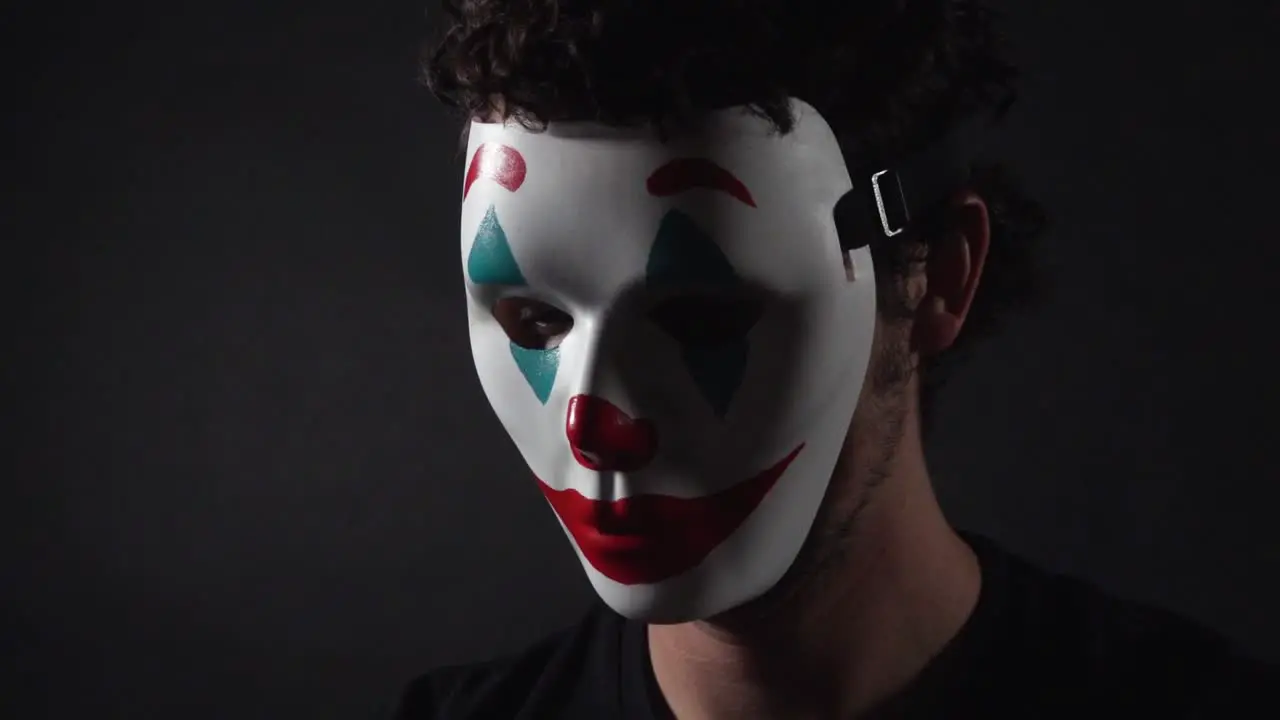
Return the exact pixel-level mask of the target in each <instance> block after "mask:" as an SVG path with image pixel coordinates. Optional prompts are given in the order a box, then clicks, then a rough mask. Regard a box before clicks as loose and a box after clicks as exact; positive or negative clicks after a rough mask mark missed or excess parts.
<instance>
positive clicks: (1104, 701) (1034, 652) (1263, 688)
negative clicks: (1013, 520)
mask: <svg viewBox="0 0 1280 720" xmlns="http://www.w3.org/2000/svg"><path fill="white" fill-rule="evenodd" d="M1012 563H1013V572H1012V573H1011V580H1012V582H1011V583H1010V585H1011V588H1010V589H1011V592H1012V593H1013V595H1015V596H1016V598H1017V599H1016V601H1015V602H1013V603H1010V604H1009V606H1007V607H1008V609H1009V611H1010V616H1011V617H1009V618H1008V619H1009V620H1012V622H1013V625H1012V627H1013V628H1014V629H1015V630H1014V632H1015V635H1016V637H1017V640H1016V641H1015V642H1016V643H1017V645H1018V649H1019V653H1017V655H1018V656H1020V657H1021V658H1022V660H1021V661H1020V664H1021V668H1022V672H1025V673H1027V674H1028V675H1029V676H1031V677H1028V678H1027V680H1028V681H1029V682H1028V684H1027V687H1032V688H1035V687H1044V686H1045V684H1046V683H1047V684H1049V685H1051V686H1053V687H1055V688H1062V689H1065V688H1073V689H1074V690H1073V694H1074V695H1076V697H1078V698H1080V699H1081V700H1084V701H1086V702H1087V704H1089V705H1091V706H1092V707H1095V708H1099V709H1101V708H1102V707H1108V708H1112V709H1115V710H1122V709H1125V708H1128V709H1131V710H1133V711H1135V712H1137V711H1141V712H1143V713H1149V712H1158V713H1160V714H1161V715H1162V716H1164V717H1172V718H1202V717H1204V718H1210V717H1228V716H1230V717H1235V716H1236V713H1237V712H1238V713H1242V714H1244V715H1253V714H1254V712H1255V708H1257V709H1258V710H1260V709H1261V707H1260V706H1259V703H1270V704H1269V705H1267V708H1268V710H1271V709H1273V708H1274V709H1276V710H1280V708H1278V707H1277V706H1276V704H1275V703H1276V701H1275V700H1273V699H1271V697H1270V696H1271V694H1272V688H1273V687H1275V686H1276V684H1277V683H1278V682H1280V670H1278V669H1277V668H1276V667H1274V666H1271V665H1268V664H1266V663H1264V662H1262V661H1260V660H1257V659H1254V658H1251V657H1249V656H1248V655H1247V654H1245V653H1243V652H1241V651H1240V649H1239V648H1238V647H1236V646H1235V645H1234V644H1233V643H1231V642H1230V641H1229V640H1227V639H1226V638H1225V637H1224V636H1223V635H1221V634H1219V633H1218V632H1216V631H1214V630H1212V629H1210V628H1209V627H1207V626H1205V625H1203V624H1201V623H1198V622H1195V621H1193V620H1191V619H1189V618H1187V617H1184V616H1182V615H1179V614H1177V613H1174V612H1171V611H1169V610H1165V609H1162V608H1159V607H1155V606H1153V605H1149V604H1146V603H1141V602H1135V601H1131V600H1127V599H1122V598H1120V597H1117V596H1115V595H1112V594H1110V593H1108V592H1106V591H1104V590H1102V589H1100V588H1098V587H1097V586H1095V585H1093V584H1091V583H1088V582H1085V581H1082V580H1078V579H1074V578H1070V577H1067V576H1063V575H1057V574H1052V573H1048V572H1044V571H1040V570H1036V569H1033V568H1031V567H1030V566H1029V565H1026V564H1025V563H1022V561H1020V560H1017V559H1014V560H1012Z"/></svg>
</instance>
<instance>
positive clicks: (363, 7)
mask: <svg viewBox="0 0 1280 720" xmlns="http://www.w3.org/2000/svg"><path fill="white" fill-rule="evenodd" d="M1006 4H1007V5H1009V6H1010V12H1011V15H1010V21H1011V23H1012V27H1013V28H1014V30H1015V31H1016V35H1017V36H1018V37H1019V38H1020V43H1021V46H1022V48H1023V53H1022V55H1023V58H1024V61H1025V66H1026V69H1027V72H1028V78H1027V82H1026V85H1025V93H1024V101H1023V103H1022V104H1021V106H1020V107H1019V108H1018V111H1017V112H1016V114H1015V115H1014V117H1013V118H1012V119H1011V121H1010V125H1009V132H1008V136H1007V138H1005V140H1004V141H1003V142H1002V144H1001V148H1002V149H1003V150H1004V151H1005V152H1006V154H1007V156H1008V157H1009V158H1011V159H1012V160H1013V164H1014V165H1015V167H1017V168H1018V169H1019V170H1020V171H1021V172H1022V174H1023V175H1024V177H1025V178H1026V181H1027V183H1028V185H1029V187H1030V188H1031V189H1032V190H1033V191H1034V192H1036V193H1037V194H1038V195H1040V196H1041V197H1042V198H1043V199H1044V200H1045V201H1046V203H1047V204H1049V205H1050V207H1051V208H1052V209H1053V210H1054V212H1055V215H1056V228H1055V230H1054V232H1053V234H1052V235H1051V236H1050V237H1049V238H1048V240H1047V243H1046V248H1045V249H1046V260H1047V262H1048V263H1049V265H1050V266H1051V267H1052V269H1053V271H1054V273H1055V274H1056V276H1057V279H1058V284H1059V288H1058V291H1057V294H1056V296H1055V297H1054V298H1053V300H1052V301H1051V302H1050V303H1049V304H1048V305H1047V306H1046V307H1044V308H1043V309H1042V310H1040V311H1038V312H1037V313H1035V314H1034V315H1031V316H1028V317H1027V318H1026V319H1025V320H1024V321H1022V322H1020V323H1019V324H1017V325H1015V326H1013V327H1012V328H1011V329H1010V332H1009V333H1008V334H1007V335H1006V336H1005V337H1003V338H1002V339H1000V340H999V341H997V342H993V343H991V344H989V345H987V346H985V347H984V349H983V350H981V351H980V352H979V353H977V355H976V356H975V357H974V358H973V360H972V362H971V364H970V365H969V367H968V369H967V370H966V371H964V372H962V373H961V374H960V375H958V376H957V377H956V379H955V380H954V382H953V385H952V387H951V388H950V390H949V391H948V392H947V393H945V394H944V396H943V397H942V407H941V409H940V410H941V417H940V421H941V424H940V429H939V434H938V436H937V437H936V439H935V441H934V442H933V443H932V447H931V448H930V454H931V458H932V463H933V467H934V469H935V472H936V475H937V483H938V485H939V488H940V491H941V494H942V496H943V499H944V502H945V506H946V508H947V510H948V511H949V513H950V515H951V516H952V518H953V519H954V520H955V521H956V522H957V523H958V524H959V525H962V526H965V527H968V528H972V529H976V530H978V531H981V532H984V533H987V534H989V535H992V536H994V537H996V538H998V539H1000V540H1002V541H1004V542H1005V543H1006V544H1007V545H1008V546H1010V547H1011V548H1013V549H1015V550H1017V551H1019V552H1021V553H1024V554H1026V555H1027V556H1030V557H1031V558H1033V559H1035V560H1037V561H1039V562H1041V563H1043V564H1045V565H1047V566H1050V567H1053V568H1058V569H1062V570H1065V571H1069V572H1072V573H1076V574H1079V575H1083V576H1086V577H1089V578H1092V579H1094V580H1096V581H1098V582H1099V583H1101V584H1102V585H1104V586H1106V587H1107V588H1109V589H1111V590H1113V591H1115V592H1117V593H1120V594H1122V595H1126V596H1129V597H1134V598H1140V599H1144V600H1151V601H1155V602H1159V603H1161V604H1164V605H1167V606H1170V607H1172V608H1175V609H1177V610H1179V611H1181V612H1184V613H1186V614H1189V615H1191V616H1193V617H1195V618H1198V619H1200V620H1202V621H1204V622H1206V623H1208V624H1210V625H1212V626H1214V627H1216V628H1219V629H1220V630H1222V631H1223V632H1225V633H1226V634H1228V635H1229V636H1231V637H1232V638H1233V639H1235V640H1236V641H1237V642H1239V643H1241V644H1242V645H1243V646H1244V647H1245V648H1247V649H1248V650H1250V651H1251V652H1253V653H1255V654H1258V655H1261V656H1264V657H1269V658H1280V620H1278V619H1277V615H1276V612H1275V610H1276V608H1278V607H1280V587H1278V586H1277V583H1276V582H1275V579H1276V573H1277V571H1280V531H1277V529H1276V527H1275V519H1274V518H1275V515H1274V509H1273V508H1274V506H1275V504H1276V502H1277V500H1280V493H1278V491H1277V484H1276V470H1277V465H1278V463H1277V460H1276V455H1275V452H1274V447H1275V440H1276V439H1275V429H1276V426H1277V424H1276V421H1275V406H1276V403H1277V401H1280V387H1278V381H1277V373H1276V371H1275V368H1274V364H1275V357H1276V356H1275V353H1274V351H1273V347H1274V345H1273V342H1274V331H1275V327H1276V325H1277V322H1276V302H1275V292H1276V289H1275V285H1274V282H1273V279H1274V278H1275V276H1276V265H1277V262H1280V252H1278V251H1277V242H1276V240H1277V238H1276V222H1275V217H1276V215H1275V210H1274V202H1275V198H1274V196H1275V190H1276V182H1275V179H1274V178H1275V171H1274V168H1275V164H1276V163H1277V162H1280V154H1278V153H1277V139H1276V132H1275V128H1276V127H1277V126H1278V125H1280V117H1278V116H1277V112H1276V110H1275V109H1274V102H1273V101H1274V90H1267V89H1266V88H1267V87H1269V86H1270V84H1271V82H1272V81H1273V80H1274V77H1275V75H1274V72H1273V68H1274V67H1275V65H1276V59H1277V58H1276V54H1277V51H1276V50H1275V44H1274V42H1273V40H1274V38H1275V37H1277V29H1280V23H1278V22H1277V10H1276V5H1275V4H1274V3H1272V2H1239V1H1236V2H1230V3H1227V2H1210V0H1198V1H1196V2H1190V1H1184V2H1166V3H1162V4H1158V5H1157V4H1152V3H1146V2H1137V1H1135V2H1128V3H1121V2H1116V3H1107V4H1105V9H1102V8H1103V7H1104V6H1103V5H1100V4H1098V3H1078V2H1068V1H1066V0H1059V1H1054V2H1045V1H1043V0H1040V1H1037V2H1034V3H1033V2H1021V3H1006ZM1147 5H1153V6H1155V7H1157V8H1158V12H1155V13H1151V14H1145V15H1144V14H1140V13H1139V12H1137V10H1138V9H1140V8H1144V7H1146V6H1147ZM36 7H37V6H36V5H34V4H30V3H28V4H16V5H13V6H11V7H10V9H8V10H6V11H5V13H6V14H7V19H6V22H5V25H6V27H7V28H8V30H10V31H11V32H14V34H15V40H14V41H13V42H12V43H11V44H10V45H9V49H10V51H9V54H10V55H11V58H10V60H9V62H8V69H9V70H10V71H11V72H13V73H14V74H15V79H14V80H12V81H11V82H10V83H9V89H8V92H7V93H6V94H7V95H8V96H9V98H10V99H11V100H12V101H14V102H13V104H12V107H13V108H14V110H11V111H9V113H8V115H7V117H8V119H7V121H6V122H7V124H8V128H7V135H8V137H9V138H10V139H11V140H12V141H13V143H14V145H13V147H12V148H10V152H12V153H14V154H12V155H11V160H12V162H6V163H5V165H6V167H7V169H8V172H6V175H10V177H9V178H8V179H7V180H6V185H5V199H6V203H7V204H11V207H10V208H9V209H8V210H6V211H5V213H4V214H3V222H4V229H3V232H4V235H3V238H4V240H5V241H6V242H5V251H4V256H3V257H4V258H5V259H4V260H0V263H3V265H4V266H5V269H6V270H9V271H11V272H13V274H14V276H15V280H14V281H11V282H9V283H7V286H8V289H10V290H13V289H15V288H16V289H17V290H18V295H17V297H16V299H15V300H12V301H9V302H7V303H6V305H7V307H6V311H7V312H6V314H12V319H11V320H10V321H9V322H8V323H7V326H8V327H9V329H10V332H9V333H7V335H8V338H9V340H10V341H11V344H12V348H13V349H12V350H11V351H10V352H8V353H6V355H5V362H4V378H5V382H6V385H5V393H6V400H5V404H6V405H7V406H10V407H16V408H17V410H18V411H19V412H18V414H17V419H16V422H13V423H12V424H11V425H10V426H9V428H8V432H7V433H6V435H7V437H8V438H9V441H10V442H14V443H15V445H16V447H17V449H18V452H17V453H16V454H15V453H10V454H9V457H11V458H14V459H16V464H15V469H14V470H13V471H12V472H8V473H7V477H6V480H7V481H8V482H7V483H6V486H7V487H6V488H5V490H4V496H3V497H0V513H2V517H0V520H3V525H0V527H2V528H3V531H2V532H3V535H2V536H0V537H3V540H4V541H3V552H4V556H3V561H4V562H3V565H2V569H3V575H2V576H0V583H2V584H0V592H2V593H3V596H4V599H5V603H4V615H3V625H2V626H0V629H2V630H3V645H2V647H3V650H4V653H3V658H4V661H5V666H4V674H3V687H0V698H2V699H3V702H4V704H5V706H6V707H3V708H0V714H3V715H5V716H6V717H14V718H72V717H96V718H139V719H143V718H146V719H150V718H179V717H180V718H191V719H203V718H234V719H236V720H253V719H256V718H281V717H310V718H315V719H317V720H319V719H322V718H359V717H372V716H373V714H374V713H375V712H376V711H377V710H378V708H379V706H380V704H382V703H383V702H384V701H385V700H387V699H388V698H390V697H392V696H393V695H394V694H395V692H396V690H397V688H398V687H399V685H400V684H401V683H402V682H404V681H405V680H406V679H407V678H408V677H409V676H411V675H412V674H414V673H416V672H419V671H422V670H424V669H425V668H426V667H427V666H430V665H433V664H437V663H442V662H447V661H448V662H451V661H461V660H466V659H474V658H480V657H483V656H486V655H491V654H493V653H496V652H498V651H502V650H507V649H512V648H514V647H516V646H519V645H522V644H524V643H525V642H527V641H528V640H530V639H532V638H533V637H535V636H537V635H540V634H542V633H544V632H546V631H547V630H549V629H551V628H552V627H554V626H556V625H558V624H561V623H564V622H567V621H569V620H570V619H571V618H572V617H573V615H574V614H575V613H576V612H577V611H578V610H579V609H580V608H581V607H582V606H583V605H584V603H585V602H587V600H588V599H589V598H590V590H589V587H588V586H587V584H586V582H585V579H584V578H583V577H582V576H581V571H580V570H579V568H578V566H577V563H576V561H575V559H574V556H573V553H572V552H571V551H570V550H569V548H568V547H567V545H566V543H565V540H564V539H563V537H562V535H561V532H560V530H559V529H558V528H557V527H556V524H555V523H554V522H553V521H552V519H551V516H550V515H549V514H548V512H547V510H546V508H545V507H544V504H543V502H542V501H541V499H540V498H539V496H538V493H537V492H536V490H535V487H534V484H533V483H532V482H528V481H527V479H526V475H525V473H524V472H523V471H522V465H521V463H520V460H519V457H518V455H517V454H516V452H515V451H514V449H513V448H512V447H511V445H510V444H509V441H508V440H507V438H506V436H505V435H504V434H503V432H502V430H501V428H500V426H499V425H498V424H497V422H496V421H495V419H494V418H493V416H492V415H491V412H490V410H489V407H488V406H487V404H486V403H485V400H484V397H483V396H482V394H481V391H480V388H479V385H478V383H477V382H476V381H475V379H474V371H473V369H472V366H471V360H470V356H469V352H468V349H467V344H466V325H465V320H464V317H465V316H464V311H463V307H462V295H461V282H460V274H459V271H458V264H459V258H458V251H457V239H456V236H455V227H454V225H455V220H456V213H457V207H458V196H459V182H460V172H461V168H460V161H459V159H458V157H457V155H456V154H455V150H456V126H455V125H453V124H452V123H451V120H450V119H449V118H448V117H447V116H446V115H445V114H443V113H442V112H441V111H440V110H439V109H438V108H436V107H435V106H434V105H433V104H432V101H431V100H430V98H429V96H428V94H427V93H426V92H425V90H423V89H421V88H419V87H418V86H417V85H416V84H415V59H416V54H417V49H418V45H419V43H420V41H422V40H423V39H424V38H425V37H426V36H427V35H428V34H429V32H430V29H431V26H430V23H429V22H428V20H427V19H426V17H424V13H423V8H424V4H423V3H422V2H421V1H419V2H363V3H361V2H354V1H348V2H336V1H328V2H310V3H300V2H294V1H291V0H290V1H284V0H277V1H275V2H264V3H260V4H258V5H256V6H255V5H250V4H247V3H240V2H216V3H190V2H188V3H170V4H168V5H165V6H159V5H156V6H153V7H145V8H144V7H142V6H140V5H138V4H131V3H100V4H98V5H97V7H96V8H92V9H89V8H75V7H71V6H65V5H57V6H48V5H46V6H40V9H39V14H38V15H37V12H36V10H35V9H33V8H36ZM15 31H16V32H15ZM9 706H11V709H10V708H9Z"/></svg>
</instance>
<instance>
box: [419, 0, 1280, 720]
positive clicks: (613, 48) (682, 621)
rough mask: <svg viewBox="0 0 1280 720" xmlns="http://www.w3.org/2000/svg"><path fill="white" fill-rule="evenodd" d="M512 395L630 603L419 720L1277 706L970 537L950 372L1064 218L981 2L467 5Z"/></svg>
mask: <svg viewBox="0 0 1280 720" xmlns="http://www.w3.org/2000/svg"><path fill="white" fill-rule="evenodd" d="M446 8H447V10H448V15H449V22H450V26H449V28H448V32H447V34H446V36H445V38H444V40H443V42H442V43H441V45H440V46H439V47H438V49H437V50H436V51H435V53H434V54H433V56H432V58H431V60H430V64H429V68H428V80H429V83H430V85H431V87H432V88H433V90H434V91H435V92H436V94H437V95H438V96H440V97H441V98H443V99H444V100H445V101H446V102H448V103H450V104H451V105H454V106H456V107H458V108H460V109H462V110H463V111H464V112H465V114H466V118H467V120H468V121H469V126H468V135H467V143H468V147H467V155H466V174H465V178H464V182H463V187H462V198H463V199H462V221H461V226H462V227H461V234H462V261H463V272H464V278H465V285H466V294H467V297H466V303H467V308H468V314H469V318H470V328H471V344H472V350H473V355H474V358H475V362H476V367H477V370H478V374H479V378H480V381H481V384H482V386H483V388H484V390H485V392H486V394H487V396H488V397H489V399H490V401H491V403H492V405H493V407H494V410H495V412H496V413H497V415H498V417H499V419H500V420H501V421H502V423H503V425H504V426H505V427H506V429H507V431H508V432H509V433H510V435H511V437H512V439H513V440H514V442H515V444H516V446H517V447H518V449H519V450H520V452H521V453H522V455H523V456H524V458H525V460H526V462H527V463H528V465H529V467H530V470H531V471H532V474H533V475H534V481H535V482H537V483H538V484H539V487H540V488H541V489H542V491H543V493H544V494H545V496H546V498H547V500H548V503H549V505H550V506H551V509H552V510H553V511H554V514H555V516H556V518H557V520H558V521H559V523H560V524H561V526H562V527H563V528H564V530H565V532H566V535H567V536H568V539H569V541H570V544H571V545H572V547H573V548H574V550H575V552H576V553H577V555H578V557H579V558H580V559H581V561H582V564H583V567H584V569H585V571H586V572H587V574H588V576H589V578H590V580H591V583H592V585H593V587H594V588H595V590H596V591H597V593H598V594H599V596H600V598H601V600H602V601H603V603H602V605H601V606H600V607H599V608H598V609H596V610H595V611H593V612H592V613H591V614H590V615H589V616H588V617H587V618H585V619H584V620H583V621H582V622H581V623H580V624H579V625H577V626H576V627H574V628H572V629H570V630H568V631H566V632H564V633H561V634H558V635H556V636H553V637H551V638H549V639H547V640H546V641H544V642H542V643H540V644H538V645H536V646H534V647H532V648H530V649H528V650H527V651H525V652H523V653H520V654H518V655H517V656H514V657H510V658H505V659H502V660H498V661H493V662H490V663H484V664H480V665H475V666H469V667H457V668H447V669H443V670H438V671H436V672H433V673H430V674H428V675H426V676H423V677H422V678H420V679H419V680H417V681H415V682H414V683H413V684H411V686H410V687H409V688H408V690H407V692H406V693H405V695H404V698H403V699H402V702H401V707H400V709H399V714H400V717H402V718H404V719H405V720H416V719H420V718H449V719H457V720H462V719H464V718H557V719H562V720H574V719H577V718H583V719H586V718H591V719H601V718H625V719H634V720H648V719H651V718H669V717H675V718H679V719H680V720H701V719H704V718H705V719H708V720H710V719H715V718H733V719H734V720H749V719H752V718H787V719H800V718H854V717H857V718H864V717H865V718H989V717H1017V718H1046V717H1091V716H1093V715H1096V714H1100V713H1110V712H1113V711H1114V712H1117V713H1125V712H1135V713H1141V714H1142V716H1143V717H1146V716H1151V717H1215V718H1216V717H1252V716H1257V717H1262V716H1264V714H1255V711H1256V712H1257V713H1265V711H1264V710H1263V709H1262V708H1261V706H1260V705H1255V704H1256V703H1259V702H1261V700H1262V699H1263V697H1262V695H1261V694H1260V693H1259V690H1260V689H1262V688H1264V687H1265V686H1264V685H1263V684H1262V683H1263V674H1262V669H1261V668H1260V667H1259V666H1257V665H1255V664H1253V663H1250V662H1248V661H1246V660H1243V659H1239V658H1237V657H1235V656H1234V654H1233V653H1232V652H1231V650H1230V649H1229V648H1227V647H1226V646H1225V645H1224V644H1223V643H1222V642H1221V641H1220V640H1219V639H1218V638H1217V637H1216V636H1214V635H1213V634H1212V633H1209V632H1207V631H1204V630H1202V629H1199V628H1197V627H1195V626H1194V625H1192V624H1190V623H1187V622H1184V621H1182V620H1180V619H1177V618H1175V617H1173V616H1170V615H1167V614H1165V613H1162V612H1159V611H1156V610H1153V609H1147V608H1142V607H1138V606H1134V605H1130V604H1126V603H1123V602H1120V601H1118V600H1113V599H1110V598H1108V597H1106V596H1104V595H1103V594H1101V593H1100V592H1098V591H1096V590H1094V589H1092V588H1090V587H1089V586H1087V585H1085V584H1083V583H1080V582H1076V581H1072V580H1069V579H1066V578H1062V577H1057V576H1052V575H1050V574H1048V573H1044V572H1040V571H1037V570H1035V569H1033V568H1031V567H1030V566H1028V565H1026V564H1025V563H1023V562H1021V561H1020V560H1018V559H1016V558H1014V557H1012V556H1010V555H1008V554H1006V553H1004V552H1002V551H1001V550H1000V549H998V548H996V547H994V546H993V545H992V544H991V543H990V542H988V541H986V540H984V539H982V538H980V537H977V536H972V535H962V534H960V533H958V532H956V531H955V530H953V529H952V528H951V526H950V525H949V524H948V523H947V521H946V519H945V518H944V516H943V514H942V512H941V510H940V509H939V507H938V503H937V501H936V499H935V497H934V494H933V492H932V490H931V486H930V482H929V476H928V471H927V468H926V466H925V462H924V455H923V450H922V442H923V441H922V433H923V428H924V427H925V426H926V422H925V421H927V419H928V410H929V404H928V401H929V398H930V393H931V390H932V389H933V388H935V387H936V386H937V383H938V381H939V378H940V374H939V373H940V371H941V370H942V369H943V367H944V365H943V362H944V361H945V360H946V359H947V358H949V357H951V356H953V355H954V353H955V351H956V350H957V349H958V348H962V347H963V346H964V345H965V344H967V343H969V342H972V340H973V339H974V338H975V337H977V336H979V335H981V334H982V333H983V332H984V331H988V330H990V328H991V327H993V323H994V322H995V321H996V320H998V319H999V317H1000V316H999V314H998V313H999V312H1000V311H1002V310H1004V309H1007V308H1012V307H1016V306H1019V305H1022V304H1024V303H1025V302H1026V300H1027V299H1028V297H1029V295H1030V290H1031V289H1032V288H1031V283H1030V282H1029V277H1030V276H1029V273H1030V270H1031V266H1030V264H1029V251H1030V248H1031V243H1032V241H1033V240H1034V238H1035V237H1036V235H1037V234H1038V233H1039V230H1040V226H1041V224H1042V223H1041V222H1040V212H1039V208H1038V207H1037V206H1036V205H1035V203H1033V202H1031V201H1030V200H1028V199H1027V198H1025V197H1023V196H1022V195H1021V194H1020V193H1019V192H1018V191H1017V188H1016V186H1015V185H1014V184H1013V183H1011V182H1010V181H1009V180H1008V178H1007V175H1006V174H1005V173H1004V172H1003V171H1001V170H1000V169H999V168H998V167H997V166H984V165H980V164H975V162H974V161H975V159H976V157H977V155H978V152H979V150H980V145H981V142H982V139H983V138H984V137H985V136H986V135H987V134H989V133H990V132H991V130H992V127H993V123H994V121H995V120H996V119H998V116H999V114H1000V112H1001V111H1002V110H1003V108H1004V107H1006V106H1007V104H1008V100H1009V98H1010V97H1011V91H1012V83H1013V80H1014V78H1015V72H1014V70H1013V68H1012V67H1011V66H1010V65H1009V64H1008V63H1007V62H1006V61H1005V60H1004V59H1003V58H1002V55H1001V47H1000V43H999V42H998V37H997V35H996V33H995V32H994V31H993V30H992V27H991V25H992V17H991V14H990V13H989V12H988V11H987V10H986V9H984V8H983V7H982V6H981V5H979V4H978V3H977V2H974V1H973V0H931V1H925V0H859V1H858V2H824V3H816V2H811V3H804V2H795V1H792V2H783V1H781V0H737V1H736V2H729V1H728V0H684V1H678V0H649V1H647V2H633V1H626V0H520V1H518V2H511V1H510V0H449V1H448V2H446Z"/></svg>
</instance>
